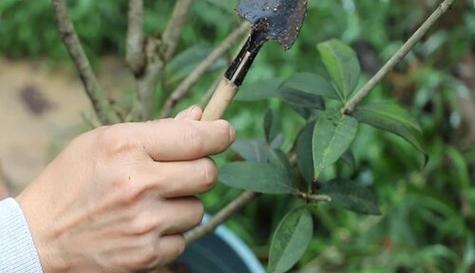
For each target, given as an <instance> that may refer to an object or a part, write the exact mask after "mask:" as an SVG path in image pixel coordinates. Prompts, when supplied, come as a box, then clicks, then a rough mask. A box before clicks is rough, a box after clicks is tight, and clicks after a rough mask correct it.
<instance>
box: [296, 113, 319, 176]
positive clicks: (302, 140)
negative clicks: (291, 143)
mask: <svg viewBox="0 0 475 273" xmlns="http://www.w3.org/2000/svg"><path fill="white" fill-rule="evenodd" d="M314 127H315V122H312V123H309V124H307V125H306V126H305V127H304V128H303V129H302V131H301V132H300V134H299V135H298V137H297V146H296V152H297V166H298V168H299V171H300V173H301V174H302V176H303V178H304V179H305V181H307V183H309V184H311V183H312V182H313V179H314V175H313V171H314V170H313V157H312V152H311V151H312V139H313V128H314Z"/></svg>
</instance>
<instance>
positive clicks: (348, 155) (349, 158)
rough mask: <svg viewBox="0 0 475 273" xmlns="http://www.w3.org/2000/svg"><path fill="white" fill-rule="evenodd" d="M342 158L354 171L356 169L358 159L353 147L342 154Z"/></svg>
mask: <svg viewBox="0 0 475 273" xmlns="http://www.w3.org/2000/svg"><path fill="white" fill-rule="evenodd" d="M341 160H342V161H343V162H344V163H345V164H346V165H348V167H350V169H351V170H352V171H355V170H356V159H355V155H354V154H353V152H352V151H351V149H348V150H347V151H346V152H345V153H344V154H343V155H342V156H341Z"/></svg>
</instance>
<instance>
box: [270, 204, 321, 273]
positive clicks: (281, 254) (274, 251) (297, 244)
mask: <svg viewBox="0 0 475 273" xmlns="http://www.w3.org/2000/svg"><path fill="white" fill-rule="evenodd" d="M312 237H313V221H312V216H311V215H310V213H309V212H308V210H307V208H306V207H299V208H296V209H294V210H292V211H290V212H289V213H288V214H287V215H286V216H285V217H284V219H282V221H281V222H280V223H279V225H278V227H277V229H276V231H275V233H274V236H273V237H272V242H271V246H270V253H269V265H268V272H269V273H283V272H286V271H288V270H289V269H290V268H292V266H293V265H294V264H296V263H297V262H298V261H299V260H300V258H301V257H302V255H303V254H304V253H305V251H306V250H307V247H308V245H309V244H310V241H311V240H312Z"/></svg>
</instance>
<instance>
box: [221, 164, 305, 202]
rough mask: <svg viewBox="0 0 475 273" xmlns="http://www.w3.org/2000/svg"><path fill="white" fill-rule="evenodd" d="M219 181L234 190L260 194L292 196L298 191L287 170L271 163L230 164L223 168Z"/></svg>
mask: <svg viewBox="0 0 475 273" xmlns="http://www.w3.org/2000/svg"><path fill="white" fill-rule="evenodd" d="M219 180H220V181H221V182H222V183H224V184H225V185H227V186H229V187H232V188H237V189H242V190H248V191H253V192H259V193H267V194H291V193H294V192H295V191H296V190H295V189H294V187H293V185H292V180H291V179H290V178H289V177H288V174H287V170H286V169H284V168H283V167H281V166H278V165H275V164H271V163H257V162H248V161H244V162H233V163H229V164H226V165H224V166H223V167H222V168H221V170H220V173H219Z"/></svg>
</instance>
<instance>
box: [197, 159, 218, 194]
mask: <svg viewBox="0 0 475 273" xmlns="http://www.w3.org/2000/svg"><path fill="white" fill-rule="evenodd" d="M200 171H201V173H202V177H203V186H204V190H210V189H211V188H213V187H214V185H215V183H216V181H217V180H218V168H217V167H216V164H215V163H214V161H213V160H211V159H210V158H205V159H202V164H201V166H200Z"/></svg>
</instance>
